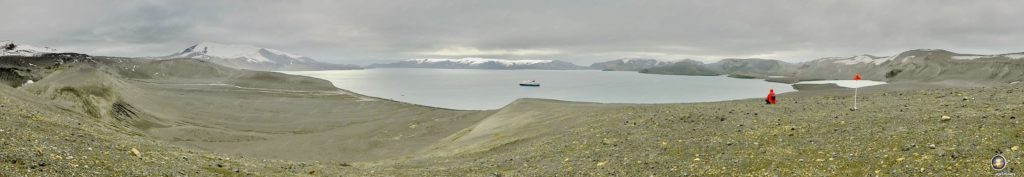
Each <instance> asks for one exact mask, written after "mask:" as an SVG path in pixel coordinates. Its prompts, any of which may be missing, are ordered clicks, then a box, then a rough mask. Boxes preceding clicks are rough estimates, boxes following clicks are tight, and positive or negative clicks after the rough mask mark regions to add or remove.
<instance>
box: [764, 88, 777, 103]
mask: <svg viewBox="0 0 1024 177" xmlns="http://www.w3.org/2000/svg"><path fill="white" fill-rule="evenodd" d="M764 104H775V89H769V90H768V97H767V98H764Z"/></svg>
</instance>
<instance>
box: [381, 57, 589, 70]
mask: <svg viewBox="0 0 1024 177" xmlns="http://www.w3.org/2000/svg"><path fill="white" fill-rule="evenodd" d="M370 67H374V68H445V69H548V70H566V69H583V68H584V67H582V66H578V65H575V64H572V63H569V62H564V61H558V60H506V59H490V58H461V59H447V58H431V59H410V60H403V61H398V62H393V63H387V64H373V65H370Z"/></svg>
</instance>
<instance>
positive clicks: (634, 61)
mask: <svg viewBox="0 0 1024 177" xmlns="http://www.w3.org/2000/svg"><path fill="white" fill-rule="evenodd" d="M672 63H675V62H672V61H661V60H656V59H644V58H628V59H618V60H612V61H606V62H598V63H594V64H591V65H590V68H591V69H599V70H606V71H640V70H643V69H647V68H653V67H658V66H664V65H670V64H672Z"/></svg>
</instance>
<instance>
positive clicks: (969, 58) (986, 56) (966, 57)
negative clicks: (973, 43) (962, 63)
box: [953, 55, 992, 60]
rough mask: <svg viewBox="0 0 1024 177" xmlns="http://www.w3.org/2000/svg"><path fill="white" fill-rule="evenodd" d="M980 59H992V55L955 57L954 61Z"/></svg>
mask: <svg viewBox="0 0 1024 177" xmlns="http://www.w3.org/2000/svg"><path fill="white" fill-rule="evenodd" d="M979 58H992V56H991V55H957V56H953V59H954V60H974V59H979Z"/></svg>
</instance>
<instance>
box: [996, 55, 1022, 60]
mask: <svg viewBox="0 0 1024 177" xmlns="http://www.w3.org/2000/svg"><path fill="white" fill-rule="evenodd" d="M1000 56H1003V57H1006V58H1010V59H1015V60H1016V59H1022V58H1024V54H1003V55H1000Z"/></svg>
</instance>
